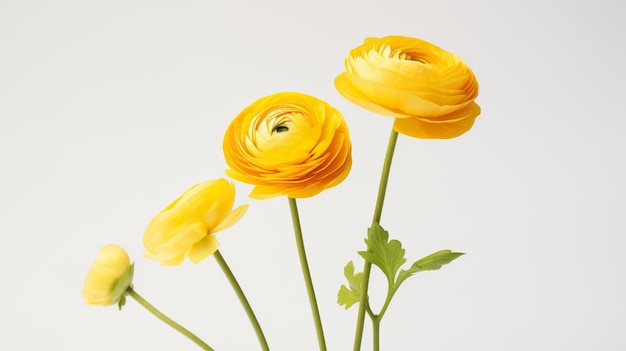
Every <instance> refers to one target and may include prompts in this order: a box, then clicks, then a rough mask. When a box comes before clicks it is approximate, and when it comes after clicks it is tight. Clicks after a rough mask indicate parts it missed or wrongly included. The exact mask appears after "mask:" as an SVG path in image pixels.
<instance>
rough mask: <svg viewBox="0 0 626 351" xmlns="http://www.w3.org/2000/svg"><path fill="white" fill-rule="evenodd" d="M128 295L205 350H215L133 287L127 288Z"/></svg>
mask: <svg viewBox="0 0 626 351" xmlns="http://www.w3.org/2000/svg"><path fill="white" fill-rule="evenodd" d="M126 292H127V293H128V295H130V296H131V297H132V298H133V299H135V300H136V301H137V302H138V303H139V304H140V305H141V306H143V307H144V308H145V309H147V310H148V311H149V312H150V313H152V314H153V315H155V316H156V317H157V318H158V319H160V320H162V321H163V322H165V323H166V324H168V325H169V326H170V327H172V328H174V329H176V330H178V331H179V332H180V333H181V334H183V335H184V336H186V337H188V338H189V339H191V341H193V342H195V343H196V344H197V345H198V346H200V347H201V348H202V349H203V350H206V351H214V350H213V349H212V348H211V346H209V345H207V344H206V343H205V342H204V341H202V340H201V339H200V338H199V337H197V336H196V335H195V334H194V333H192V332H190V331H189V330H187V329H185V328H184V327H183V326H182V325H180V324H178V323H176V322H174V321H173V320H172V319H171V318H169V317H168V316H166V315H164V314H163V313H161V311H159V310H157V309H156V308H155V307H154V306H152V305H151V304H150V303H149V302H148V301H146V300H145V299H144V298H143V297H141V296H140V295H139V294H137V292H135V290H133V288H131V287H128V289H126Z"/></svg>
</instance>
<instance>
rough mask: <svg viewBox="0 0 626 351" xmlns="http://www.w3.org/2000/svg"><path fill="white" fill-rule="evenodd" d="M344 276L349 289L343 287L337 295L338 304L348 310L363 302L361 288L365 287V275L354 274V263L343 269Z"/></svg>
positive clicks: (349, 263)
mask: <svg viewBox="0 0 626 351" xmlns="http://www.w3.org/2000/svg"><path fill="white" fill-rule="evenodd" d="M343 275H344V276H345V277H346V279H347V280H348V285H349V287H347V286H345V285H342V286H341V288H339V292H338V293H337V303H338V304H339V305H341V306H343V305H345V306H346V310H347V309H348V308H350V307H351V306H352V305H354V304H355V303H357V302H359V301H360V300H361V287H362V286H363V273H357V274H354V264H353V263H352V261H350V262H348V264H347V265H346V266H345V267H344V268H343Z"/></svg>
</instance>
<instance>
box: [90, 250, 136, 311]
mask: <svg viewBox="0 0 626 351" xmlns="http://www.w3.org/2000/svg"><path fill="white" fill-rule="evenodd" d="M129 268H130V258H129V257H128V254H127V253H126V250H124V249H123V248H122V247H120V246H118V245H113V244H110V245H106V246H104V247H102V248H101V249H100V250H99V251H98V255H97V256H96V259H95V261H94V263H93V264H92V266H91V269H90V270H89V272H88V273H87V277H86V278H85V284H84V286H83V290H82V292H81V295H82V296H83V299H84V300H85V303H86V304H89V305H101V306H105V305H111V304H114V303H117V301H118V300H119V297H117V300H116V299H114V298H113V296H112V294H113V290H114V289H115V287H116V286H117V284H118V282H120V279H121V278H122V277H123V276H124V274H126V272H127V271H128V270H129ZM121 284H123V283H121ZM128 284H130V281H129V282H128Z"/></svg>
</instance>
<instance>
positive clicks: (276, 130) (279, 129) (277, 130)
mask: <svg viewBox="0 0 626 351" xmlns="http://www.w3.org/2000/svg"><path fill="white" fill-rule="evenodd" d="M288 131H289V127H287V126H283V125H279V126H276V127H274V129H272V134H274V133H285V132H288Z"/></svg>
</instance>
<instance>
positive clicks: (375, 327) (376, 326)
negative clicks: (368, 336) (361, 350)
mask: <svg viewBox="0 0 626 351" xmlns="http://www.w3.org/2000/svg"><path fill="white" fill-rule="evenodd" d="M380 317H382V316H374V317H372V331H373V345H372V346H373V349H374V351H380V320H381V318H380Z"/></svg>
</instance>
